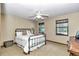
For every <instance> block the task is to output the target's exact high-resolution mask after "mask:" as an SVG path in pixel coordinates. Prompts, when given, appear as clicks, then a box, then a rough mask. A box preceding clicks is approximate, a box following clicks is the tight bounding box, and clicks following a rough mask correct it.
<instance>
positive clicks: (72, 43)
mask: <svg viewBox="0 0 79 59" xmlns="http://www.w3.org/2000/svg"><path fill="white" fill-rule="evenodd" d="M68 52H69V53H70V55H74V56H79V40H78V39H76V38H75V36H72V37H70V40H69V41H68Z"/></svg>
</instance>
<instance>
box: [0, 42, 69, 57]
mask: <svg viewBox="0 0 79 59" xmlns="http://www.w3.org/2000/svg"><path fill="white" fill-rule="evenodd" d="M68 55H69V53H68V52H67V46H66V45H62V44H58V43H54V42H47V44H46V45H45V46H43V47H41V48H39V49H36V50H34V51H32V52H31V53H30V54H27V55H25V54H24V53H23V50H22V49H21V48H19V47H18V46H17V45H15V44H14V45H13V46H11V47H8V48H2V49H1V56H68Z"/></svg>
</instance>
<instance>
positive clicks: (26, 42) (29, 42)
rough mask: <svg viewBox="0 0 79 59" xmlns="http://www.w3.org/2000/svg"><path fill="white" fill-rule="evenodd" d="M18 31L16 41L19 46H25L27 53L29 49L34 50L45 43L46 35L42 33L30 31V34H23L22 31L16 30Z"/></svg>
mask: <svg viewBox="0 0 79 59" xmlns="http://www.w3.org/2000/svg"><path fill="white" fill-rule="evenodd" d="M16 33H17V35H16V37H15V41H16V43H17V44H18V46H19V47H21V48H23V50H24V52H25V53H28V52H29V51H33V50H35V49H37V48H38V47H40V46H42V45H44V44H45V36H44V35H42V34H41V35H35V36H34V34H31V33H30V32H28V33H30V34H28V35H22V33H21V32H16ZM40 42H42V43H41V44H38V43H40ZM35 44H36V45H35ZM32 46H33V47H32ZM29 48H30V50H29Z"/></svg>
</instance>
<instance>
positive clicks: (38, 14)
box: [30, 11, 49, 20]
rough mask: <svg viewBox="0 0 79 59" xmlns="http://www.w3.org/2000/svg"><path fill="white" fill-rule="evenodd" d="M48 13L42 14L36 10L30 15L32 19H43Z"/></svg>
mask: <svg viewBox="0 0 79 59" xmlns="http://www.w3.org/2000/svg"><path fill="white" fill-rule="evenodd" d="M48 16H49V15H48V14H42V13H41V12H40V11H37V12H36V13H35V15H33V16H30V18H31V19H33V20H44V19H45V18H48Z"/></svg>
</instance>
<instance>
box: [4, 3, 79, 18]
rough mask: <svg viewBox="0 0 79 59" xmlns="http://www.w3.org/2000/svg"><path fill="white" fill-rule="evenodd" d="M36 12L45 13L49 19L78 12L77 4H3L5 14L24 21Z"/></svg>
mask: <svg viewBox="0 0 79 59" xmlns="http://www.w3.org/2000/svg"><path fill="white" fill-rule="evenodd" d="M36 11H41V13H45V14H48V15H49V16H50V17H53V16H58V15H63V14H67V13H72V12H77V11H79V3H62V4H61V3H48V4H46V3H44V4H43V3H42V4H40V3H39V4H32V3H30V4H22V3H7V4H5V13H7V14H11V15H16V16H19V17H23V18H26V19H29V16H33V15H34V14H35V13H36Z"/></svg>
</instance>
